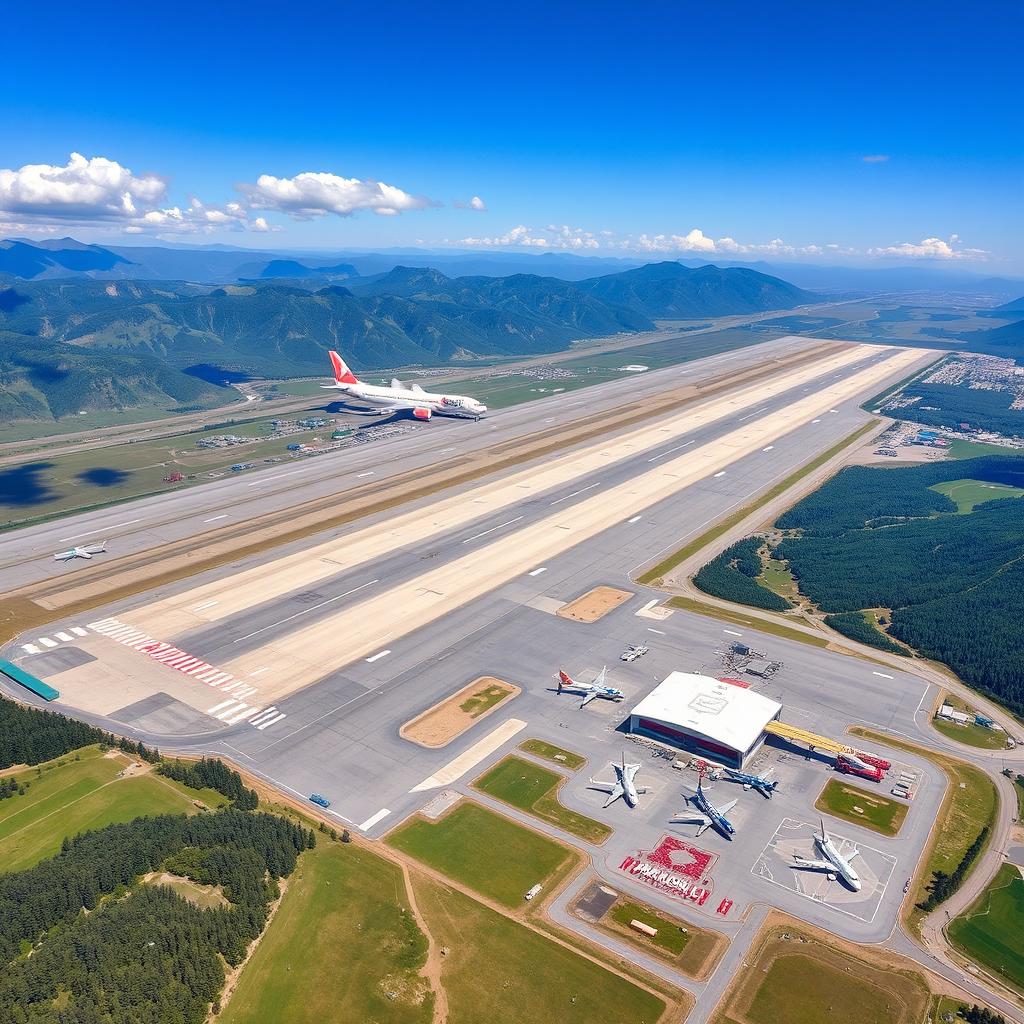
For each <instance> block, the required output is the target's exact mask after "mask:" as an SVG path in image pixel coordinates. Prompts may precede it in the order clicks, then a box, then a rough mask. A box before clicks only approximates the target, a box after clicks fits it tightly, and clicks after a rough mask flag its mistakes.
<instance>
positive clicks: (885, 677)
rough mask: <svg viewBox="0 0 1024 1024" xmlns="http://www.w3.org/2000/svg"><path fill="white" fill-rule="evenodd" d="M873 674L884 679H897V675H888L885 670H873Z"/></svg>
mask: <svg viewBox="0 0 1024 1024" xmlns="http://www.w3.org/2000/svg"><path fill="white" fill-rule="evenodd" d="M871 674H872V675H873V676H881V677H882V678H883V679H895V678H896V677H895V676H890V675H886V674H885V673H884V672H872V673H871Z"/></svg>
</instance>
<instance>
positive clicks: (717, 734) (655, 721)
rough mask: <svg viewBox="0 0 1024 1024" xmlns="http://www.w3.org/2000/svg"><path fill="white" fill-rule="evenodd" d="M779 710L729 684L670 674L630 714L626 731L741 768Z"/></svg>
mask: <svg viewBox="0 0 1024 1024" xmlns="http://www.w3.org/2000/svg"><path fill="white" fill-rule="evenodd" d="M781 711H782V705H781V704H779V703H778V701H774V700H771V699H769V698H768V697H765V696H764V695H763V694H760V693H755V692H754V691H753V690H749V689H746V688H744V687H742V686H736V685H734V684H732V683H723V682H722V681H721V680H719V679H713V678H711V677H710V676H702V675H694V674H692V673H689V672H673V673H672V674H671V675H669V676H667V677H666V678H665V679H664V680H662V682H660V683H659V684H658V685H657V686H656V687H655V688H654V689H653V690H652V691H651V692H650V693H649V694H648V695H647V696H646V697H644V699H643V700H642V701H640V703H639V704H637V705H636V707H635V708H633V710H632V712H631V714H630V731H631V732H636V733H642V734H645V735H649V736H653V737H654V738H655V739H659V740H662V741H663V742H667V743H671V744H672V745H673V746H677V747H681V748H682V749H684V750H688V751H690V752H691V753H694V754H697V755H699V756H702V757H707V758H709V759H711V760H713V761H718V762H720V763H723V764H727V765H729V766H730V767H736V766H742V765H743V764H744V763H745V762H746V760H747V759H748V758H749V757H750V755H751V754H752V753H753V752H754V751H755V750H756V749H757V748H758V747H759V746H760V745H761V743H762V742H763V740H764V729H765V726H766V725H767V724H768V723H769V722H771V721H773V720H774V719H776V718H778V717H779V714H780V712H781Z"/></svg>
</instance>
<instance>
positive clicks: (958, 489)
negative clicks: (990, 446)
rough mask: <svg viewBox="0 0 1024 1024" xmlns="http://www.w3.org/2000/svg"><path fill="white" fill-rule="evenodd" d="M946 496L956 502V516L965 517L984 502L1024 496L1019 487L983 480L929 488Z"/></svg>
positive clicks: (957, 481)
mask: <svg viewBox="0 0 1024 1024" xmlns="http://www.w3.org/2000/svg"><path fill="white" fill-rule="evenodd" d="M929 490H932V491H938V492H939V494H944V495H946V497H947V498H949V499H950V500H951V501H955V502H956V510H957V514H958V515H962V516H963V515H967V513H968V512H973V511H974V507H975V506H976V505H983V504H984V503H985V502H986V501H996V500H997V499H999V498H1019V497H1020V496H1021V495H1022V494H1024V489H1022V488H1020V487H1010V486H1009V485H1008V484H989V483H985V481H984V480H969V479H968V480H946V481H944V482H943V483H940V484H932V486H931V487H930V488H929Z"/></svg>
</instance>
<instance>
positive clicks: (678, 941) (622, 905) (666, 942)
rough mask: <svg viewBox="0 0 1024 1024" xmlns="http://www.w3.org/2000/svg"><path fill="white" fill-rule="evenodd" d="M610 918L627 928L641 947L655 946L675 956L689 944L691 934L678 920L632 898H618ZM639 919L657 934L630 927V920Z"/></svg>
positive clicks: (610, 912)
mask: <svg viewBox="0 0 1024 1024" xmlns="http://www.w3.org/2000/svg"><path fill="white" fill-rule="evenodd" d="M608 913H609V915H610V916H611V918H612V920H613V921H615V922H617V923H618V924H621V925H622V926H623V927H624V928H628V929H629V931H630V933H631V934H632V935H634V936H636V938H635V940H634V941H635V942H636V944H637V945H640V946H643V947H649V946H656V947H657V948H658V949H659V950H662V951H664V952H666V953H668V954H669V955H670V956H672V957H677V956H679V955H680V953H682V952H683V950H684V949H686V947H687V946H688V945H689V944H690V940H691V939H692V937H693V936H692V934H691V933H690V932H689V931H688V930H687V929H686V928H685V927H683V926H682V925H680V924H679V922H678V921H672V920H670V919H669V918H667V917H664V916H663V915H662V914H658V913H656V912H655V911H653V910H651V908H650V907H642V906H641V905H640V904H639V903H634V902H633V901H632V900H620V901H619V902H618V903H616V904H615V906H614V907H612V909H611V910H610V911H609V912H608ZM632 921H640V922H642V923H643V924H646V925H648V926H649V927H651V928H655V929H657V932H658V934H657V935H644V934H643V932H638V931H636V930H634V929H633V928H630V927H629V926H630V922H632Z"/></svg>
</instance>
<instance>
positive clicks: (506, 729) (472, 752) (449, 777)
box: [371, 718, 526, 820]
mask: <svg viewBox="0 0 1024 1024" xmlns="http://www.w3.org/2000/svg"><path fill="white" fill-rule="evenodd" d="M525 728H526V723H525V722H523V721H521V720H520V719H518V718H510V719H509V720H508V721H507V722H502V723H501V725H499V726H498V728H497V729H494V730H493V731H491V732H489V733H488V734H487V735H486V736H485V737H484V738H483V739H482V740H478V741H477V742H476V743H474V744H473V746H471V747H470V748H469V750H467V751H466V752H465V753H464V754H459V756H458V757H457V758H455V760H454V761H449V762H448V763H447V764H446V765H445V766H444V767H443V768H440V769H438V771H436V772H434V774H433V775H431V776H429V777H428V778H426V779H424V780H423V781H422V782H421V783H419V785H416V786H413V787H412V789H410V790H409V792H410V793H423V792H426V790H428V789H438V788H440V787H441V786H450V785H451V784H452V783H453V782H457V781H458V780H459V779H461V778H462V776H463V775H465V774H466V772H468V771H469V770H470V769H471V768H475V767H476V766H477V765H478V764H479V763H480V762H481V761H482V760H483V759H484V758H485V757H487V756H489V755H490V754H493V753H494V752H495V751H496V750H497V749H498V747H500V746H501V745H502V744H503V743H507V742H508V741H509V740H510V739H512V737H513V736H515V735H516V734H517V733H519V732H522V730H523V729H525ZM371 820H372V819H371Z"/></svg>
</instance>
